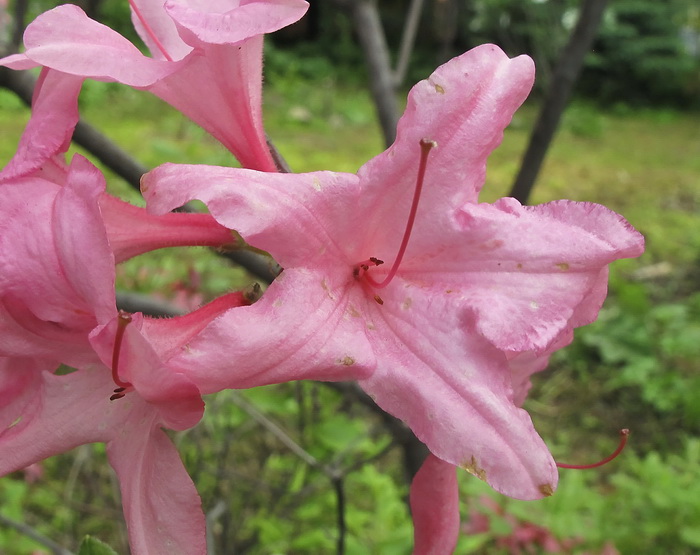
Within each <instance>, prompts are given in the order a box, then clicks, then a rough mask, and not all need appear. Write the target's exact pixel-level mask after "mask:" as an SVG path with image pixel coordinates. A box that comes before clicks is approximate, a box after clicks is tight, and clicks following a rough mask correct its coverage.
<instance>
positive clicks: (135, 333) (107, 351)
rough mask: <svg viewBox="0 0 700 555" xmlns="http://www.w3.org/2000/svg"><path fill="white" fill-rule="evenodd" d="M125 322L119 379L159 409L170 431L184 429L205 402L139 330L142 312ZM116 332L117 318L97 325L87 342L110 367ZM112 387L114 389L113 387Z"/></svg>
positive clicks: (193, 422)
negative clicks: (126, 323) (129, 321)
mask: <svg viewBox="0 0 700 555" xmlns="http://www.w3.org/2000/svg"><path fill="white" fill-rule="evenodd" d="M132 318H133V321H132V323H131V324H129V325H127V327H126V330H125V332H124V336H123V339H122V343H121V346H120V349H119V367H118V369H117V371H118V374H119V378H120V380H121V381H123V382H128V383H130V384H132V386H133V388H134V390H135V392H133V393H132V392H127V393H126V395H127V397H129V396H131V395H138V396H139V397H141V398H142V399H144V400H145V401H147V402H148V403H149V404H150V405H151V406H152V407H154V408H156V407H157V408H158V409H159V411H158V412H159V416H158V418H159V421H160V422H162V423H163V424H164V425H166V426H168V427H169V428H171V429H173V430H186V429H188V428H191V427H193V426H194V425H195V424H197V422H199V420H200V419H201V418H202V414H203V413H204V402H203V401H202V398H201V395H200V394H199V390H198V389H197V387H196V386H195V385H194V384H193V383H192V381H191V380H190V379H189V378H188V377H187V376H185V375H183V374H182V373H180V372H177V371H173V370H172V369H171V368H170V367H169V366H166V364H165V363H164V362H163V360H162V359H161V357H160V355H159V354H158V353H157V352H156V351H155V349H154V348H153V345H151V343H150V342H149V341H148V339H147V338H145V337H144V336H143V334H142V333H141V327H142V318H143V317H142V315H140V314H134V315H133V316H132ZM116 335H117V317H116V316H115V317H114V319H112V321H110V322H108V323H107V324H105V325H102V326H98V327H97V328H95V330H93V332H92V333H91V334H90V342H91V344H92V346H93V348H94V349H95V351H96V352H97V353H98V354H99V355H100V357H101V359H102V362H103V363H104V364H105V365H106V366H108V367H110V368H111V366H112V354H113V352H114V349H115V345H114V343H115V338H116ZM115 387H116V385H115ZM113 389H114V388H113Z"/></svg>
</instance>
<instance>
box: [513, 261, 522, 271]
mask: <svg viewBox="0 0 700 555" xmlns="http://www.w3.org/2000/svg"><path fill="white" fill-rule="evenodd" d="M515 269H516V270H522V269H523V265H522V264H521V263H520V262H518V263H517V264H516V265H515Z"/></svg>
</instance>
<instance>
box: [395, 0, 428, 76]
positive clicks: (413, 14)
mask: <svg viewBox="0 0 700 555" xmlns="http://www.w3.org/2000/svg"><path fill="white" fill-rule="evenodd" d="M423 2H424V0H411V5H410V6H409V8H408V13H407V14H406V23H405V24H404V27H403V33H402V35H401V46H400V47H399V56H398V58H397V60H396V69H395V70H394V73H393V78H394V87H397V88H398V87H400V86H401V85H402V84H403V82H404V80H405V79H406V72H407V71H408V62H409V61H410V59H411V53H412V52H413V46H414V45H415V43H416V33H417V32H418V22H419V21H420V15H421V12H422V11H423Z"/></svg>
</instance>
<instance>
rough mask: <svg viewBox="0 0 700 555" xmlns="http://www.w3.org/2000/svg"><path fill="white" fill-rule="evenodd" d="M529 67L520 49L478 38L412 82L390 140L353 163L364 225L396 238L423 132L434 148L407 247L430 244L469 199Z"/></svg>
mask: <svg viewBox="0 0 700 555" xmlns="http://www.w3.org/2000/svg"><path fill="white" fill-rule="evenodd" d="M534 75H535V72H534V66H533V62H532V60H531V59H530V58H528V57H527V56H519V57H517V58H513V59H510V58H508V57H507V56H506V55H505V53H503V52H502V51H501V50H500V49H499V48H498V47H497V46H495V45H492V44H485V45H482V46H479V47H477V48H474V49H472V50H470V51H469V52H466V53H465V54H462V55H461V56H459V57H457V58H454V59H452V60H450V61H449V62H448V63H446V64H444V65H442V66H440V67H439V68H438V69H437V70H436V71H435V72H434V73H433V74H432V75H431V76H430V77H429V78H428V79H427V80H424V81H421V82H419V83H418V84H417V85H415V86H414V87H413V88H412V89H411V92H410V93H409V97H408V104H407V106H406V111H405V112H404V115H403V116H402V118H401V120H400V121H399V124H398V128H397V139H396V142H395V143H394V144H393V145H392V146H391V147H389V149H387V150H386V151H385V152H383V153H382V154H380V155H378V156H376V157H375V158H373V159H371V160H370V161H369V162H367V163H366V164H365V165H364V166H362V168H360V170H359V171H358V176H359V177H360V180H361V182H362V185H363V189H364V193H363V196H362V204H361V205H360V206H359V207H358V211H359V213H360V214H362V215H363V217H362V225H363V228H364V229H366V230H367V233H368V234H369V235H380V236H381V235H384V236H386V235H387V232H388V231H390V230H393V231H394V233H395V235H396V239H395V241H396V244H397V245H398V242H399V241H400V239H401V234H402V232H403V229H404V227H405V225H406V217H407V214H408V211H409V206H410V203H411V199H412V195H413V190H414V188H415V183H416V177H417V174H418V163H419V159H420V147H419V141H420V140H421V139H423V138H427V139H430V140H432V141H435V142H437V148H434V149H433V150H432V151H431V153H430V155H429V159H428V167H427V171H426V175H425V183H424V188H423V195H422V196H421V199H420V205H419V208H418V210H419V211H418V220H417V222H416V228H415V230H414V232H413V235H412V236H411V242H410V248H411V249H415V250H416V251H423V250H426V249H430V248H434V246H435V240H434V235H435V232H436V231H437V232H441V231H442V230H444V229H445V228H449V226H450V225H451V223H452V218H453V213H454V210H456V209H457V208H459V207H460V206H461V205H463V204H464V203H466V202H476V200H477V198H478V194H479V191H480V190H481V188H482V186H483V184H484V178H485V175H486V160H487V158H488V156H489V155H490V154H491V151H493V150H494V149H495V148H496V147H497V146H498V145H499V144H500V142H501V140H502V138H503V130H504V129H505V127H506V126H507V125H508V124H509V123H510V120H511V118H512V117H513V113H514V112H515V110H516V109H517V108H518V107H519V106H520V104H522V102H523V101H524V100H525V98H526V97H527V95H528V93H529V92H530V89H531V87H532V83H533V80H534ZM421 214H423V215H425V214H430V216H429V217H422V216H421Z"/></svg>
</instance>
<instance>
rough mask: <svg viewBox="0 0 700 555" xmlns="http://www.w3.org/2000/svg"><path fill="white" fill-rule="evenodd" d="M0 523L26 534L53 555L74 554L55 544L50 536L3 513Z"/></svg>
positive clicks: (0, 516)
mask: <svg viewBox="0 0 700 555" xmlns="http://www.w3.org/2000/svg"><path fill="white" fill-rule="evenodd" d="M0 524H2V525H3V526H7V527H8V528H13V529H14V530H16V531H17V532H19V533H20V534H22V535H23V536H26V537H28V538H30V539H32V540H34V541H35V542H36V543H38V544H41V545H43V546H44V547H45V548H47V549H48V550H50V551H51V553H53V555H75V554H74V553H73V552H72V551H69V550H68V549H66V548H65V547H63V546H61V545H59V544H57V543H56V542H55V541H53V540H52V539H50V538H47V537H46V536H44V535H43V534H40V533H39V532H37V531H36V530H35V529H34V528H32V527H31V526H29V525H28V524H24V523H23V522H17V521H16V520H12V519H11V518H8V517H6V516H4V515H0Z"/></svg>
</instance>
